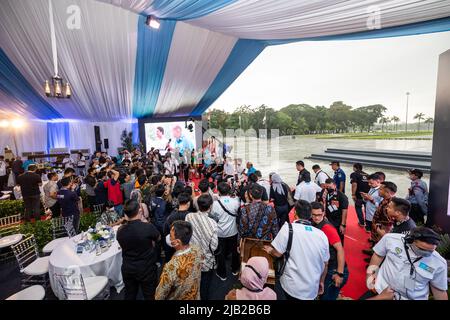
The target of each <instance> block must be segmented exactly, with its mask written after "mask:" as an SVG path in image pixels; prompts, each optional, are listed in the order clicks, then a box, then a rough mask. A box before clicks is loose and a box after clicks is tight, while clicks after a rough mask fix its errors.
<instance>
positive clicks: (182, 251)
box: [155, 221, 203, 300]
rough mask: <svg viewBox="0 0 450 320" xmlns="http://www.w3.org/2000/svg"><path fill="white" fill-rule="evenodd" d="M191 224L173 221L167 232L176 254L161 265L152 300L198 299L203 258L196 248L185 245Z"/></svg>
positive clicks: (189, 234)
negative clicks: (161, 268) (162, 266)
mask: <svg viewBox="0 0 450 320" xmlns="http://www.w3.org/2000/svg"><path fill="white" fill-rule="evenodd" d="M191 237H192V225H191V224H190V223H189V222H186V221H175V222H174V223H173V225H172V228H171V230H170V245H171V246H172V247H174V248H175V250H176V252H175V254H174V255H173V257H172V259H170V261H169V262H168V263H166V264H165V265H164V268H163V271H162V273H161V277H160V281H159V285H158V287H157V288H156V294H155V300H200V279H201V271H202V261H203V257H202V254H201V251H200V249H199V248H198V247H197V246H193V245H192V246H191V245H189V242H190V240H191Z"/></svg>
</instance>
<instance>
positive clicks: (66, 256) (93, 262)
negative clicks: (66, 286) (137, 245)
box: [48, 235, 124, 299]
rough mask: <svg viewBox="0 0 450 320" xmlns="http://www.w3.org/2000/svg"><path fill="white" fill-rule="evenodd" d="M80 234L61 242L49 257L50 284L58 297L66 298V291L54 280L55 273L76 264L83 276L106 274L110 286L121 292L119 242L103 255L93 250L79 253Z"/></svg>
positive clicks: (61, 272) (62, 271) (62, 272)
mask: <svg viewBox="0 0 450 320" xmlns="http://www.w3.org/2000/svg"><path fill="white" fill-rule="evenodd" d="M79 238H80V235H77V236H76V237H74V238H72V239H67V240H65V241H63V242H61V244H59V245H58V246H57V247H56V248H55V249H54V250H53V252H52V253H51V255H50V259H49V271H48V272H49V278H50V285H51V287H52V289H53V292H54V294H55V296H56V297H58V298H59V299H63V298H64V293H63V292H61V290H60V289H59V286H57V285H56V283H55V281H54V279H53V278H54V277H53V275H54V274H64V272H65V271H66V269H67V268H68V267H72V266H74V265H76V266H78V267H79V268H80V272H81V274H82V275H83V278H86V277H93V276H105V277H108V279H109V284H110V286H113V287H115V288H116V291H117V293H120V291H122V289H123V288H124V284H123V279H122V272H121V267H122V251H121V248H120V246H119V243H118V242H117V240H116V241H114V242H113V243H112V244H111V247H110V248H109V249H108V251H105V252H103V253H102V254H101V255H98V256H97V255H96V253H95V250H94V251H93V252H87V251H83V253H81V254H77V252H76V250H77V244H76V240H77V239H79Z"/></svg>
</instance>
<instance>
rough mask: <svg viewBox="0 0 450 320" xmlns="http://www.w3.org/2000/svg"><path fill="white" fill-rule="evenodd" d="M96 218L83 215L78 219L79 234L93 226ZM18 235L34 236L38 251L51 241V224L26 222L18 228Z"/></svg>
mask: <svg viewBox="0 0 450 320" xmlns="http://www.w3.org/2000/svg"><path fill="white" fill-rule="evenodd" d="M96 222H97V218H96V216H95V215H94V214H92V213H86V214H83V215H82V216H81V217H80V232H81V231H86V230H87V229H88V228H89V226H95V224H96ZM20 233H22V234H24V235H29V234H34V237H35V238H36V243H37V246H38V248H39V251H42V248H44V246H45V245H46V244H47V243H49V242H50V241H52V240H53V233H52V223H51V221H50V220H39V221H36V222H33V223H32V222H27V223H24V224H22V225H21V226H20Z"/></svg>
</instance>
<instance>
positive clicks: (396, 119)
mask: <svg viewBox="0 0 450 320" xmlns="http://www.w3.org/2000/svg"><path fill="white" fill-rule="evenodd" d="M391 120H392V122H394V124H395V132H397V123H398V122H400V118H399V117H397V116H393V117H392V118H391Z"/></svg>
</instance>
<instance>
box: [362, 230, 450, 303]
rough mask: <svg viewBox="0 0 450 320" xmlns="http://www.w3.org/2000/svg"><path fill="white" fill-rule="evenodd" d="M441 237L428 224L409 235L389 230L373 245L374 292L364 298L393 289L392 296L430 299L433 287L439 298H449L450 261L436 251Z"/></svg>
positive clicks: (370, 280)
mask: <svg viewBox="0 0 450 320" xmlns="http://www.w3.org/2000/svg"><path fill="white" fill-rule="evenodd" d="M440 240H441V237H440V236H439V235H438V234H437V233H436V232H434V231H433V230H431V229H429V228H427V227H418V228H415V229H413V230H412V231H411V233H410V234H409V235H404V234H400V233H389V234H386V235H385V236H383V238H381V240H380V241H379V242H378V243H377V244H376V245H375V247H374V248H373V250H374V254H373V256H372V259H371V260H370V265H369V267H368V268H367V275H366V276H367V287H368V288H369V290H370V291H368V292H367V293H366V294H364V296H363V297H361V299H364V298H368V297H374V296H377V295H379V294H381V293H382V292H383V291H384V290H385V289H386V288H390V289H392V295H391V296H390V297H388V298H390V299H395V300H428V298H429V294H430V289H431V293H432V295H433V298H434V299H435V300H448V295H447V288H448V283H447V263H446V261H445V259H444V258H443V257H442V256H441V255H440V254H439V253H438V252H436V247H437V246H438V245H439V243H440Z"/></svg>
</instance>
